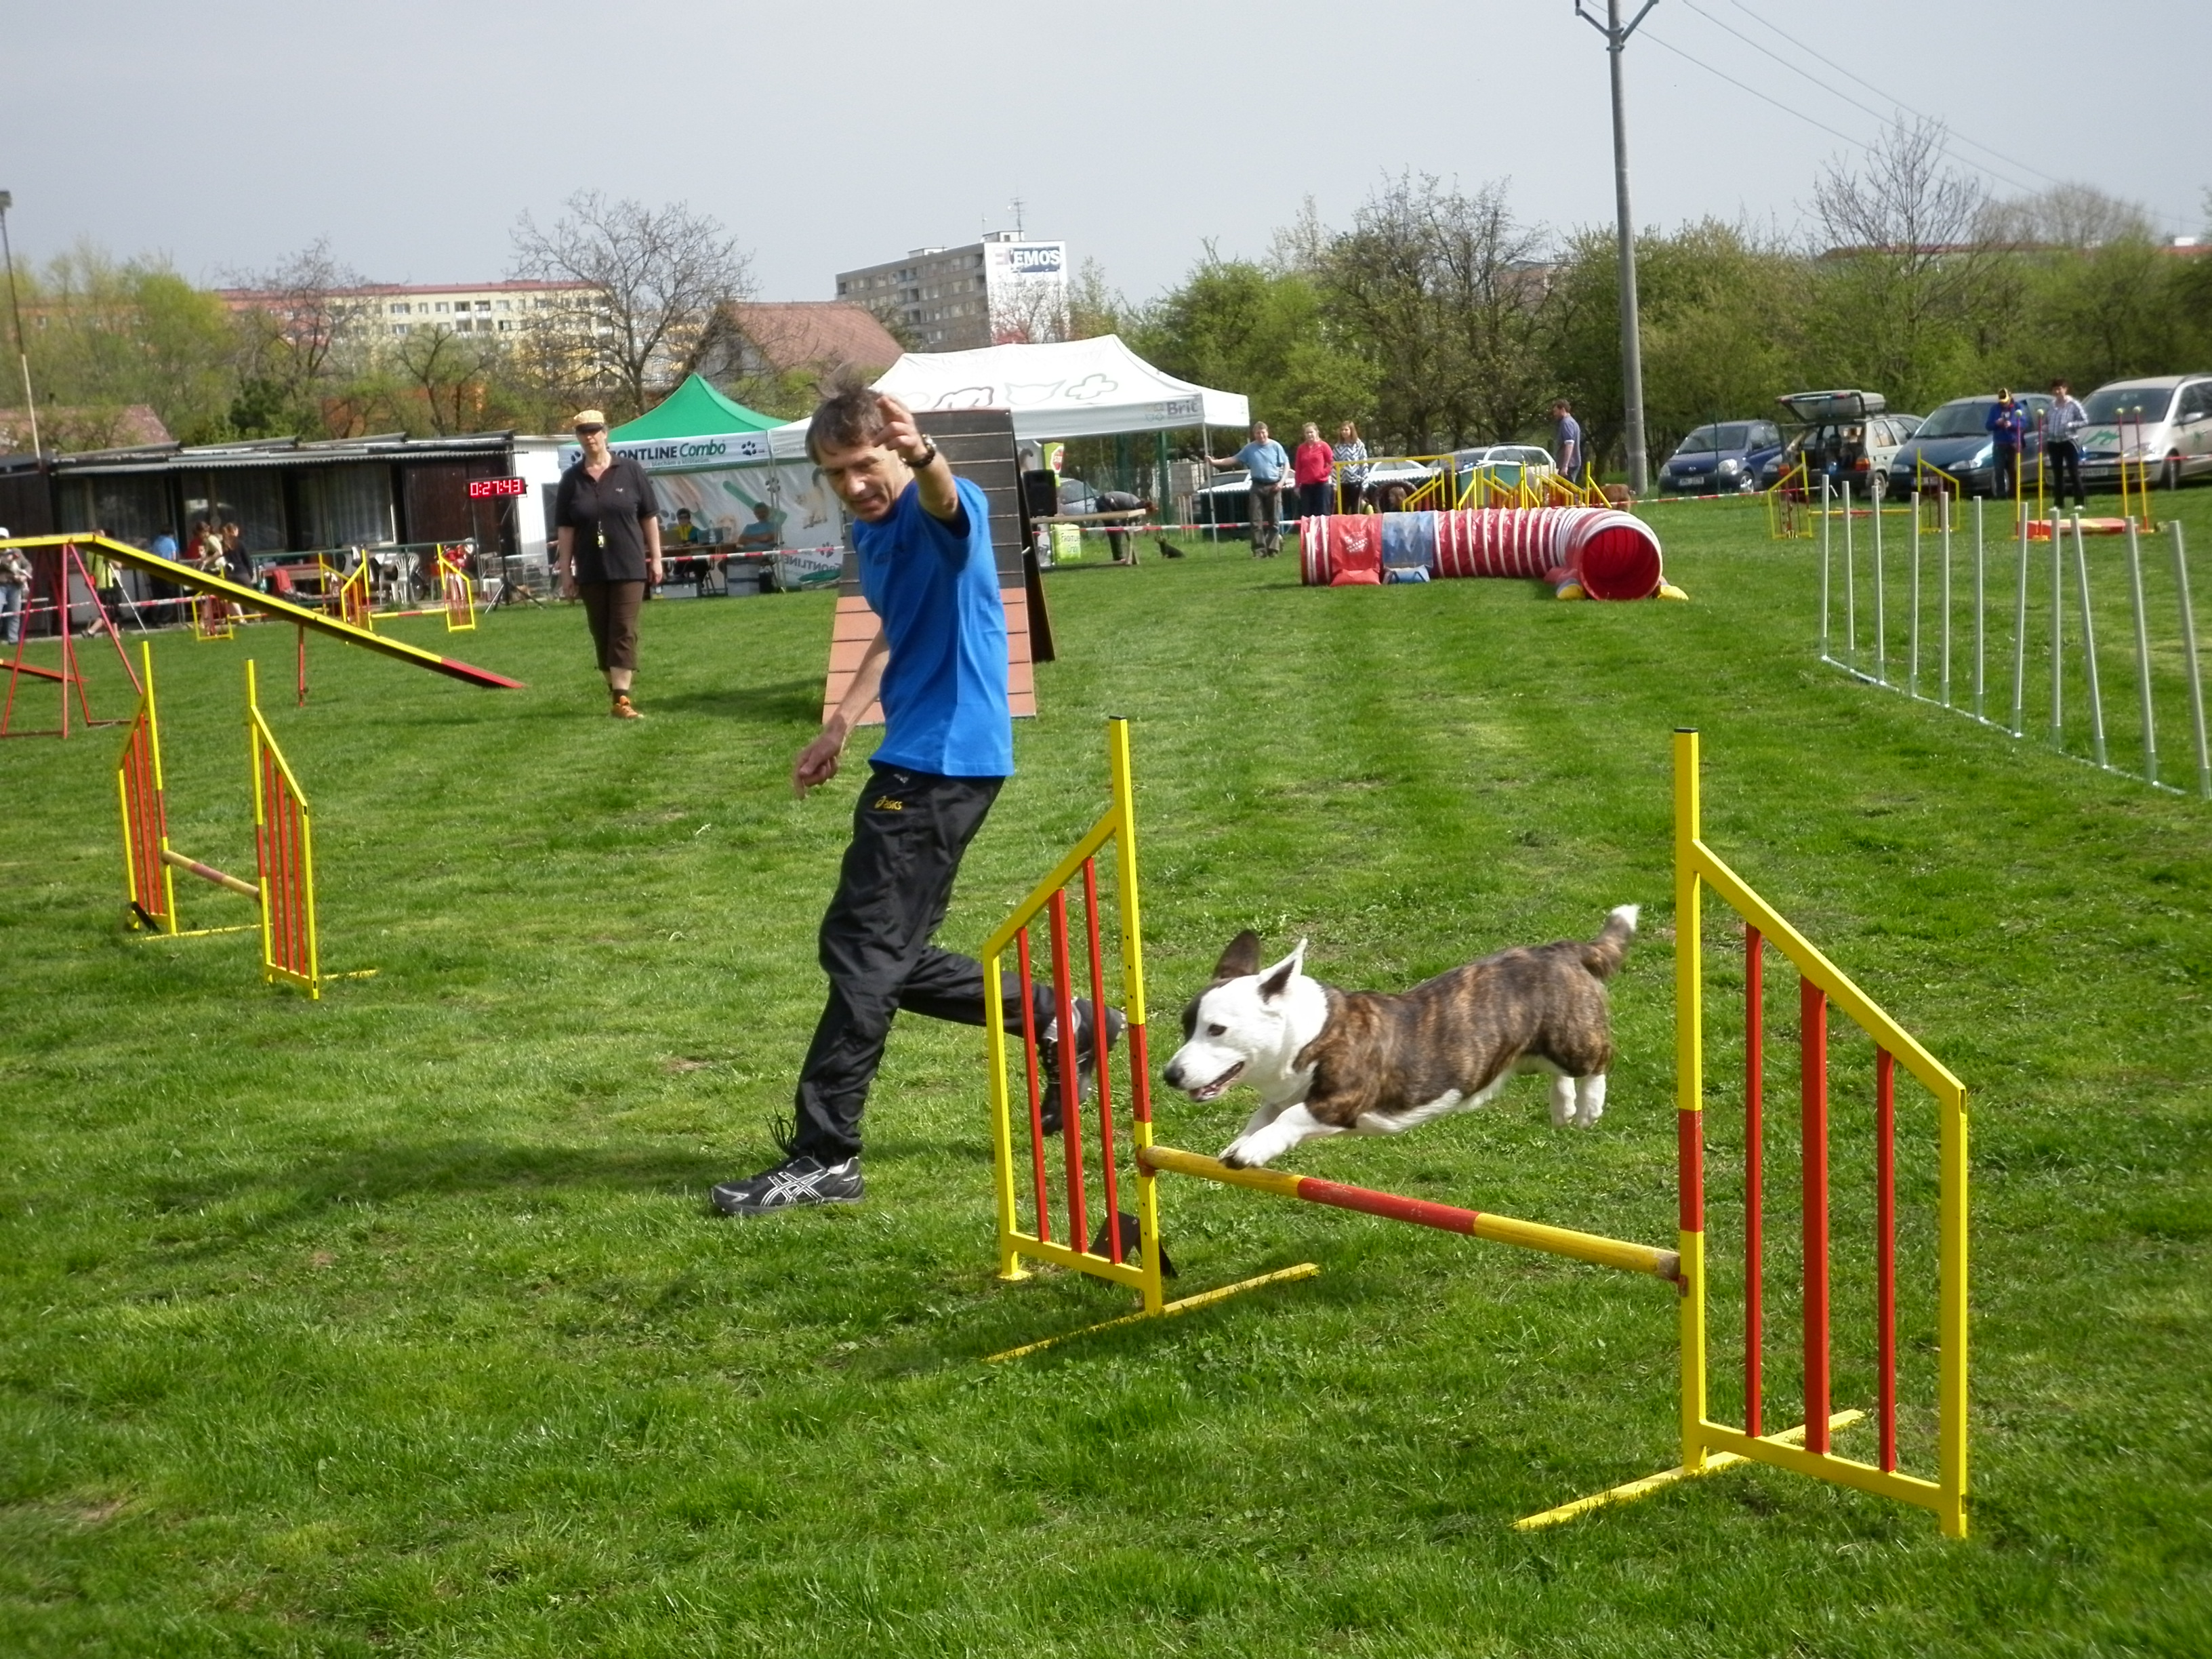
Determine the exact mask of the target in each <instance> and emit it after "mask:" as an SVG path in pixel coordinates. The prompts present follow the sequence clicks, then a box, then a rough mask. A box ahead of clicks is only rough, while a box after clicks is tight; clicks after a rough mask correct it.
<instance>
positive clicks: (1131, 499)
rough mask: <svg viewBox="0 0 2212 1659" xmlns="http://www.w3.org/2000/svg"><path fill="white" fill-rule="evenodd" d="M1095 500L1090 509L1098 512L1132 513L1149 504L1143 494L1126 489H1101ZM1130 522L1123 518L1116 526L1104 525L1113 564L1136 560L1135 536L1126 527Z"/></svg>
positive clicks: (1107, 547)
mask: <svg viewBox="0 0 2212 1659" xmlns="http://www.w3.org/2000/svg"><path fill="white" fill-rule="evenodd" d="M1150 505H1151V503H1149V502H1148V501H1146V500H1145V498H1144V497H1143V496H1141V495H1136V494H1134V493H1133V492H1132V491H1130V490H1127V489H1102V490H1100V491H1099V492H1098V495H1097V506H1096V507H1094V508H1093V509H1092V510H1093V511H1094V512H1098V513H1134V512H1136V511H1138V510H1139V508H1142V507H1149V506H1150ZM1130 522H1132V521H1131V520H1122V521H1121V525H1120V526H1115V525H1112V524H1109V525H1108V526H1106V550H1107V552H1108V553H1109V554H1111V555H1112V556H1113V561H1114V562H1115V564H1134V563H1136V562H1137V538H1136V536H1135V534H1134V533H1133V532H1131V531H1130V530H1128V529H1127V527H1126V526H1127V524H1128V523H1130Z"/></svg>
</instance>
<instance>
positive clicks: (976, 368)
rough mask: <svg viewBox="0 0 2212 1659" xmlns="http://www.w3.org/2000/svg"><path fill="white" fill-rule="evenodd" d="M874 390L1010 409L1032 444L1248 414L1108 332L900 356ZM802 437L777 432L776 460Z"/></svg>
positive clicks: (1176, 427)
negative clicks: (1088, 337) (1164, 369)
mask: <svg viewBox="0 0 2212 1659" xmlns="http://www.w3.org/2000/svg"><path fill="white" fill-rule="evenodd" d="M876 389H877V390H878V391H879V392H887V393H889V394H890V396H892V397H894V398H897V399H898V400H899V401H900V402H901V403H902V404H905V405H906V406H907V407H908V409H912V410H917V411H919V410H926V409H1010V410H1012V411H1013V414H1014V435H1015V436H1016V437H1018V438H1029V439H1038V440H1042V439H1049V438H1107V437H1113V436H1115V435H1118V434H1121V433H1131V432H1175V431H1181V430H1183V429H1186V428H1190V427H1242V426H1245V425H1247V424H1249V422H1250V421H1251V418H1252V406H1251V404H1250V402H1249V400H1248V399H1247V398H1245V396H1244V394H1243V392H1216V391H1214V390H1213V389H1212V388H1211V387H1209V386H1193V385H1192V384H1191V383H1190V382H1189V381H1188V380H1177V379H1176V377H1175V376H1174V375H1172V374H1164V373H1163V372H1162V371H1160V370H1159V369H1157V368H1153V367H1152V365H1151V364H1150V363H1148V362H1146V361H1145V360H1144V359H1143V358H1141V357H1139V356H1137V354H1136V353H1135V352H1133V351H1132V350H1130V349H1129V348H1128V347H1127V346H1126V345H1124V344H1122V343H1121V337H1120V336H1119V335H1117V334H1107V335H1102V336H1100V337H1098V338H1097V339H1092V340H1064V341H1057V342H1054V343H1050V344H1047V345H999V346H985V347H983V348H981V349H980V350H975V351H929V352H925V351H909V352H908V353H907V354H906V355H905V356H902V357H901V358H900V359H899V360H898V362H895V363H893V364H892V365H891V366H890V368H889V369H887V370H885V371H884V374H883V375H882V377H881V378H880V379H878V380H877V381H876ZM805 432H806V422H804V421H794V422H792V423H791V424H790V425H789V426H785V427H779V428H776V430H775V435H774V440H775V453H776V455H777V458H778V459H783V458H784V457H786V456H790V457H791V458H793V459H797V458H799V457H801V456H804V455H805ZM794 440H795V442H794Z"/></svg>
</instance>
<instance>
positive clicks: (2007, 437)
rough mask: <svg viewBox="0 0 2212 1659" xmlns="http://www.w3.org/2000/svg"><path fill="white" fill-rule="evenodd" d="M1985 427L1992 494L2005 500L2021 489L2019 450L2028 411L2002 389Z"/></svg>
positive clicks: (1992, 406)
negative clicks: (1988, 446) (1988, 449)
mask: <svg viewBox="0 0 2212 1659" xmlns="http://www.w3.org/2000/svg"><path fill="white" fill-rule="evenodd" d="M1983 425H1984V428H1986V429H1987V431H1988V433H1989V435H1990V495H1994V496H1996V498H1997V499H1998V500H1999V501H2005V500H2008V499H2009V498H2010V497H2011V496H2012V495H2013V494H2014V492H2015V491H2016V490H2017V489H2019V488H2020V450H2021V440H2022V439H2023V438H2024V437H2025V436H2026V435H2027V411H2025V410H2022V409H2021V406H2020V405H2019V404H2016V403H2015V402H2013V400H2012V393H2011V392H2009V391H2006V390H2002V389H2000V390H1999V392H1997V400H1996V403H1994V404H1991V405H1990V412H1989V416H1988V418H1987V419H1986V420H1985V421H1984V422H1983Z"/></svg>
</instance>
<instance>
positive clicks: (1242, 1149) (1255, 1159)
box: [1221, 1135, 1267, 1170]
mask: <svg viewBox="0 0 2212 1659" xmlns="http://www.w3.org/2000/svg"><path fill="white" fill-rule="evenodd" d="M1249 1139H1250V1137H1249V1136H1246V1135H1239V1136H1238V1137H1237V1139H1234V1140H1232V1141H1231V1142H1230V1143H1229V1144H1228V1145H1227V1146H1224V1147H1223V1148H1222V1149H1221V1161H1222V1162H1223V1163H1224V1164H1227V1165H1228V1166H1229V1167H1230V1168H1231V1169H1232V1170H1256V1169H1258V1168H1259V1167H1260V1166H1261V1164H1265V1163H1266V1162H1267V1154H1266V1152H1265V1151H1264V1149H1261V1148H1258V1147H1255V1146H1250V1145H1249V1144H1248V1143H1249Z"/></svg>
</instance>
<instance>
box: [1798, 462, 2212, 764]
mask: <svg viewBox="0 0 2212 1659" xmlns="http://www.w3.org/2000/svg"><path fill="white" fill-rule="evenodd" d="M1928 505H1929V507H1930V508H1932V509H1933V511H1932V514H1929V513H1923V512H1922V511H1921V510H1920V509H1921V506H1922V502H1921V500H1920V498H1919V497H1918V496H1917V495H1916V496H1915V497H1913V499H1912V505H1911V508H1910V509H1905V508H1892V509H1889V510H1888V511H1887V512H1885V511H1884V510H1883V509H1882V507H1881V503H1880V500H1879V498H1876V499H1875V501H1873V502H1872V503H1871V504H1869V503H1864V502H1863V503H1861V504H1860V505H1859V506H1858V507H1853V506H1852V502H1851V492H1850V486H1849V485H1848V484H1847V485H1845V486H1844V487H1843V488H1842V489H1841V490H1840V491H1838V492H1837V493H1836V494H1834V495H1830V494H1828V492H1827V491H1826V489H1824V490H1823V491H1822V499H1821V501H1820V507H1819V509H1818V514H1819V518H1820V660H1821V661H1822V662H1824V663H1826V664H1827V665H1830V666H1832V667H1835V668H1840V669H1842V670H1843V671H1844V672H1845V673H1848V674H1850V675H1853V676H1854V677H1856V678H1859V679H1861V680H1863V681H1865V682H1867V683H1868V684H1872V685H1879V686H1881V687H1884V688H1885V689H1887V690H1893V691H1899V692H1902V693H1904V694H1905V696H1909V697H1912V698H1914V699H1916V700H1917V701H1919V702H1931V703H1935V704H1936V705H1938V706H1940V707H1942V708H1948V709H1951V710H1953V711H1954V712H1956V713H1958V714H1964V715H1966V717H1967V718H1969V719H1971V720H1977V721H1978V722H1980V723H1981V724H1982V725H1984V726H1990V727H1992V728H1994V729H1996V730H1997V731H2000V732H2005V733H2006V734H2007V735H2008V736H2010V737H2013V738H2020V739H2022V740H2025V739H2026V738H2028V737H2029V736H2030V735H2031V734H2033V735H2034V736H2036V737H2037V738H2039V740H2041V741H2043V742H2045V743H2046V744H2048V745H2049V746H2050V747H2051V749H2053V750H2057V752H2058V753H2060V754H2063V755H2067V756H2069V757H2072V758H2074V759H2077V760H2080V761H2082V762H2084V763H2087V764H2089V765H2092V766H2095V767H2097V768H2099V769H2100V770H2103V771H2107V772H2115V773H2118V774H2120V775H2123V776H2126V777H2131V778H2136V779H2139V780H2141V781H2143V782H2145V783H2148V784H2149V785H2150V786H2151V787H2154V788H2156V789H2164V790H2168V791H2171V792H2172V793H2177V794H2194V795H2196V796H2197V798H2198V799H2203V800H2212V754H2208V751H2207V745H2206V738H2205V720H2204V682H2203V672H2202V670H2201V666H2200V653H2199V649H2198V643H2197V623H2196V616H2195V612H2194V611H2193V609H2192V608H2191V602H2190V569H2189V553H2188V547H2187V544H2186V540H2185V538H2184V536H2183V534H2182V528H2181V526H2180V525H2179V523H2178V522H2173V523H2168V524H2166V525H2165V526H2159V527H2156V528H2153V529H2150V530H2148V531H2147V530H2146V529H2145V528H2144V527H2143V526H2142V524H2140V523H2139V522H2137V521H2136V520H2124V521H2123V520H2087V521H2085V520H2083V519H2082V517H2081V514H2080V513H2078V512H2077V513H2074V514H2073V515H2072V516H2071V517H2069V518H2063V519H2062V518H2061V517H2060V516H2059V515H2058V514H2057V513H2051V514H2050V515H2049V516H2048V517H2047V518H2044V519H2040V520H2038V519H2033V518H2028V517H2026V516H2017V517H2016V516H2015V514H2014V513H2010V512H2008V511H2005V510H2004V506H2005V504H2003V503H2000V504H1999V510H1998V511H1997V512H1996V513H1985V512H1984V508H1985V507H1986V506H1987V505H1988V504H1987V503H1985V502H1984V501H1980V500H1976V501H1972V503H1971V505H1970V507H1969V506H1968V505H1967V504H1963V503H1960V502H1957V501H1954V500H1952V499H1951V498H1950V497H1949V496H1948V495H1942V494H1938V495H1933V496H1931V497H1930V498H1929V502H1928ZM1908 516H1909V519H1910V524H1909V526H1908V525H1907V524H1905V523H1904V522H1902V521H1903V520H1905V519H1906V518H1907V517H1908ZM1991 519H1995V520H1997V522H1996V523H1994V524H1992V523H1990V522H1989V520H1991ZM1885 520H1888V522H1887V523H1886V522H1885ZM2085 525H2086V526H2088V527H2087V528H2085ZM1992 532H1994V537H1993V534H1992ZM2096 532H2101V533H2096ZM2100 664H2101V665H2103V670H2104V674H2105V675H2107V676H2112V678H2115V679H2117V680H2118V682H2119V683H2118V684H2116V685H2115V686H2114V687H2113V688H2112V689H2113V691H2114V695H2115V696H2116V697H2118V698H2120V699H2123V701H2122V702H2118V704H2117V705H2116V707H2115V709H2114V714H2115V719H2114V720H2113V721H2112V723H2110V724H2108V723H2107V721H2106V702H2105V693H2106V681H2105V678H2101V677H2100ZM2130 692H2132V693H2133V696H2132V702H2133V704H2134V708H2133V712H2132V716H2130V713H2129V712H2128V710H2127V703H2126V701H2124V700H2125V699H2126V698H2127V696H2128V693H2130ZM2069 716H2070V720H2069ZM2161 732H2165V733H2166V734H2167V737H2168V746H2167V752H2166V756H2165V757H2164V758H2163V759H2162V758H2161V756H2160V746H2159V740H2160V733H2161ZM2175 734H2179V735H2180V741H2181V745H2183V746H2185V748H2186V750H2187V752H2186V753H2185V755H2183V756H2182V757H2179V759H2178V760H2177V757H2175V756H2174V755H2173V754H2172V750H2173V748H2174V747H2175V746H2176V744H2175V742H2174V738H2175Z"/></svg>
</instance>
